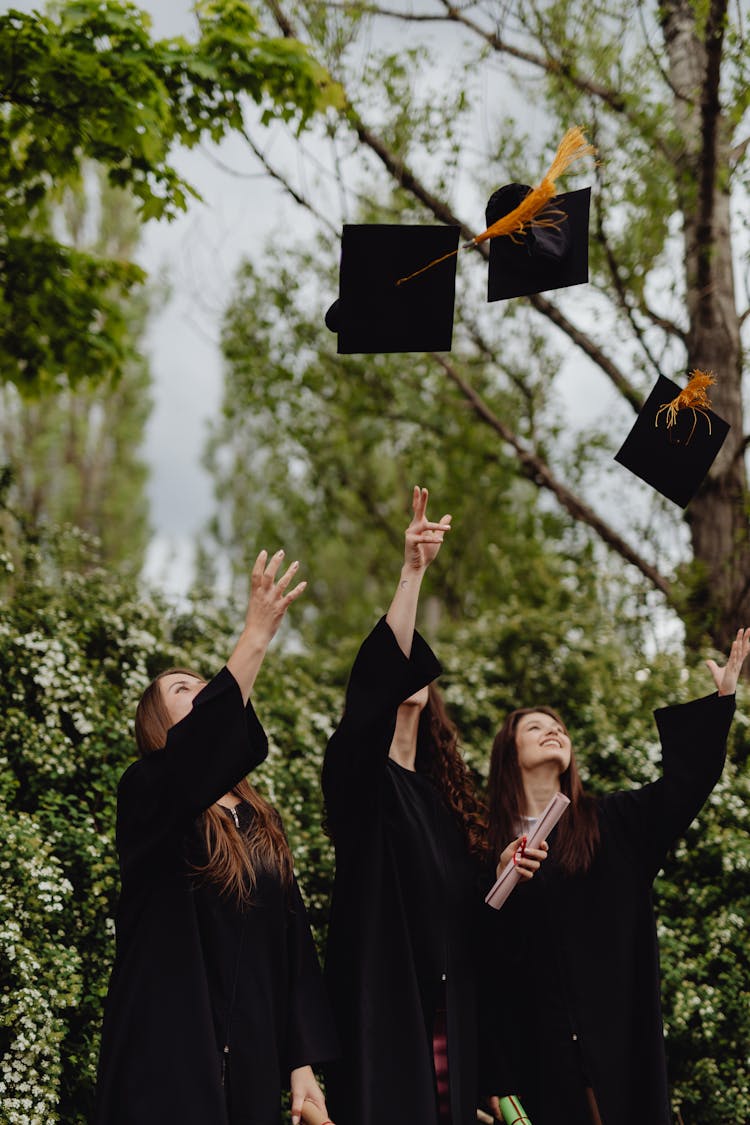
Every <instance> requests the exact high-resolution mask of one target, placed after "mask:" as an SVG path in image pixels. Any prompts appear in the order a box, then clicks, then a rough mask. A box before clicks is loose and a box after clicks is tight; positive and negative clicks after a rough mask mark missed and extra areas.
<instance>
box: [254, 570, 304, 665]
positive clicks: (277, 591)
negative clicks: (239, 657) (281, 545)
mask: <svg viewBox="0 0 750 1125" xmlns="http://www.w3.org/2000/svg"><path fill="white" fill-rule="evenodd" d="M283 559H284V552H283V551H277V552H276V554H275V555H272V556H271V558H270V560H269V559H268V553H267V552H266V551H261V552H260V554H259V555H258V557H257V559H256V560H255V565H254V566H253V569H252V574H251V578H250V601H249V602H248V606H247V614H246V616H245V629H246V630H247V631H250V632H252V633H255V634H256V635H257V636H258V638H259V639H260V640H261V641H262V640H265V643H266V644H268V642H269V641H270V640H271V638H272V637H273V636H274V634H275V633H276V630H277V629H278V627H279V625H280V624H281V622H282V620H283V618H284V614H285V613H286V611H287V609H288V608H289V606H290V605H291V604H292V602H293V601H295V600H296V599H297V598H298V597H299V596H300V594H301V593H302V592H303V590H304V589H305V587H306V585H307V583H306V582H298V583H297V585H296V586H294V587H293V588H292V589H291V590H289V585H290V583H291V582H292V580H293V579H294V577H295V575H296V573H297V571H298V570H299V563H298V562H293V563H291V565H290V566H288V567H287V569H286V570H285V571H284V573H283V574H282V576H281V578H279V580H278V582H277V581H276V575H277V573H278V571H279V567H280V566H281V563H282V561H283Z"/></svg>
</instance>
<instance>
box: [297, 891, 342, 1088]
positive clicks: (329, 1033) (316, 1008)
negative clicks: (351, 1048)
mask: <svg viewBox="0 0 750 1125" xmlns="http://www.w3.org/2000/svg"><path fill="white" fill-rule="evenodd" d="M290 899H291V901H290V905H289V912H288V921H287V934H288V937H287V940H288V950H289V1013H288V1022H287V1051H286V1053H287V1066H288V1068H289V1070H290V1071H292V1070H296V1069H297V1067H300V1066H314V1065H315V1064H316V1063H322V1062H330V1061H331V1060H333V1059H336V1058H338V1056H339V1044H338V1039H337V1037H336V1032H335V1030H334V1023H333V1015H332V1013H331V1009H330V1005H329V1001H328V995H327V992H326V989H325V985H324V983H323V976H322V973H321V971H320V963H319V961H318V954H317V952H316V949H315V943H314V941H313V936H312V933H311V931H310V923H309V920H308V917H307V910H306V909H305V904H304V902H303V901H302V895H301V894H300V890H299V887H298V886H297V880H296V879H295V880H294V883H293V886H292V888H291V892H290Z"/></svg>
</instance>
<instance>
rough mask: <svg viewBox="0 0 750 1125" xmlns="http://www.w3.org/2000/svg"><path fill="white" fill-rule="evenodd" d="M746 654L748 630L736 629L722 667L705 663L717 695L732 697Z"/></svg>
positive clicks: (749, 646) (708, 662) (749, 636)
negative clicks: (735, 634)
mask: <svg viewBox="0 0 750 1125" xmlns="http://www.w3.org/2000/svg"><path fill="white" fill-rule="evenodd" d="M748 652H750V629H738V630H737V636H736V637H735V638H734V640H733V641H732V647H731V648H730V650H729V656H728V658H727V662H726V664H725V665H724V667H723V668H720V667H719V665H718V664H717V663H716V661H715V660H707V661H706V667H707V668H708V669H709V671H710V672H711V675H712V676H713V678H714V683H715V684H716V687H717V690H718V692H719V695H734V692H735V690H736V688H737V681H738V679H739V678H740V672H741V671H742V665H743V663H744V661H745V657H746V656H747V654H748Z"/></svg>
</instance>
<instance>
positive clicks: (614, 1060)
mask: <svg viewBox="0 0 750 1125" xmlns="http://www.w3.org/2000/svg"><path fill="white" fill-rule="evenodd" d="M733 714H734V696H723V697H719V696H718V695H712V696H708V697H707V698H705V699H699V700H695V701H693V702H691V703H687V704H683V705H681V706H676V707H665V708H662V709H660V710H658V711H657V712H656V713H655V717H656V723H657V727H658V730H659V735H660V738H661V743H662V754H663V776H662V777H661V778H660V779H659V780H658V781H656V782H654V783H653V784H651V785H646V786H644V787H643V788H641V789H633V790H629V791H625V792H619V793H613V794H611V795H609V796H607V797H604V798H603V799H601V800H600V801H599V802H598V812H599V825H600V830H601V843H600V846H599V850H598V853H597V855H596V858H595V860H594V863H593V866H592V868H591V870H590V871H589V872H588V873H587V874H586V875H580V876H574V877H566V876H564V875H563V874H562V872H561V871H560V869H559V867H558V866H556V864H555V858H554V851H555V849H554V835H555V833H554V832H553V833H552V835H551V837H550V855H549V857H548V859H547V860H545V862H544V863H543V864H542V867H541V869H540V871H539V872H538V873H537V874H536V875H535V876H534V878H533V879H532V880H531V881H530V882H529V883H528V884H525V885H519V886H518V887H517V888H516V889H515V890H514V892H513V894H512V895H511V897H510V898H509V899H508V901H507V903H506V904H505V906H503V907H502V909H501V910H500V911H498V912H496V911H494V910H492V909H491V908H489V907H487V908H486V916H485V921H486V923H487V931H488V932H489V935H490V937H491V965H492V970H491V974H490V975H491V978H492V987H493V989H494V990H495V996H494V1003H495V1008H496V1011H497V1013H498V1016H499V1018H500V1020H501V1024H502V1038H503V1040H504V1051H505V1054H506V1064H508V1063H509V1061H510V1066H509V1070H508V1072H507V1074H506V1082H505V1086H506V1089H505V1091H504V1092H506V1093H516V1094H518V1096H519V1097H520V1099H521V1101H522V1102H523V1105H524V1108H525V1109H526V1111H527V1112H528V1114H529V1117H530V1118H531V1120H532V1121H533V1122H534V1125H580V1123H581V1122H584V1121H588V1120H589V1116H588V1113H587V1111H586V1109H585V1102H584V1101H583V1098H584V1094H583V1086H584V1083H585V1084H588V1085H590V1086H591V1087H592V1088H593V1090H594V1092H595V1095H596V1099H597V1103H598V1106H599V1111H600V1113H601V1117H602V1121H603V1125H631V1123H632V1122H633V1121H639V1122H643V1123H644V1125H670V1123H671V1121H672V1115H671V1112H670V1108H669V1096H668V1090H667V1068H666V1058H665V1050H664V1040H663V1031H662V1017H661V1003H660V985H659V951H658V946H657V938H656V926H655V920H654V913H653V906H652V883H653V881H654V878H655V877H656V875H657V873H658V871H659V869H660V867H661V866H662V865H663V863H664V860H665V857H666V853H667V851H668V849H669V848H670V846H671V845H672V844H673V843H674V841H675V840H676V839H677V838H678V837H679V836H681V835H682V834H683V833H684V832H685V830H686V829H687V827H688V825H689V824H690V822H691V821H692V820H693V819H694V817H695V816H696V815H697V814H698V812H699V811H700V809H701V807H702V805H703V803H704V802H705V800H706V798H707V797H708V795H709V793H710V792H711V790H712V788H713V786H714V785H715V784H716V782H717V781H718V779H719V777H720V775H721V771H722V769H723V765H724V757H725V747H726V739H727V734H728V732H729V727H730V724H731V720H732V715H733Z"/></svg>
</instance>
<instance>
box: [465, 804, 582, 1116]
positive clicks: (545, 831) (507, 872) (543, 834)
mask: <svg viewBox="0 0 750 1125" xmlns="http://www.w3.org/2000/svg"><path fill="white" fill-rule="evenodd" d="M569 804H570V801H569V800H568V798H567V797H566V796H565V794H564V793H555V795H554V797H553V798H552V800H551V801H550V803H549V804H548V805H547V807H546V809H545V810H544V812H543V813H542V815H541V816H540V817H539V820H538V821H537V822H536V824H535V825H534V828H533V830H532V831H531V833H530V834H529V838H528V840H527V841H526V847H527V848H538V847H539V845H540V844H541V842H542V840H546V838H547V836H549V834H550V832H551V831H552V829H553V828H554V827H555V825H556V824H557V822H558V820H559V819H560V817H561V816H562V814H563V813H564V812H565V810H566V809H567V807H568V805H569ZM520 881H521V876H520V874H519V873H518V868H517V867H516V865H515V864H514V863H513V860H511V861H510V862H509V863H506V865H505V867H504V868H503V869H502V871H501V872H500V875H499V877H498V879H497V881H496V882H495V884H494V886H493V887H492V889H491V890H490V892H489V894H488V895H487V896H486V898H485V900H484V901H485V902H486V903H487V905H488V906H491V907H493V909H495V910H499V909H500V907H501V906H502V905H503V903H504V902H505V900H506V899H507V897H508V895H509V894H510V892H511V891H512V890H513V888H514V887H515V886H517V884H518V883H520ZM521 1120H524V1119H523V1118H521Z"/></svg>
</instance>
